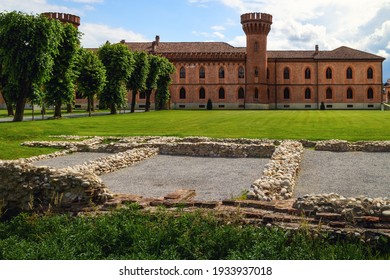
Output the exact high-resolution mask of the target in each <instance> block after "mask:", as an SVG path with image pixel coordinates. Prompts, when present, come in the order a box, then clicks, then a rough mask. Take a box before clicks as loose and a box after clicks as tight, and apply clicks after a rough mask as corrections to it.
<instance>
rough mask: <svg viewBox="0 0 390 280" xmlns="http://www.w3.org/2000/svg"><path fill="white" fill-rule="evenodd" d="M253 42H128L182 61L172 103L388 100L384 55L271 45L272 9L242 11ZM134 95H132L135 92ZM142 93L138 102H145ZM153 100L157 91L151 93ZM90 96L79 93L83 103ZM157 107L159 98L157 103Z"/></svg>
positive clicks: (305, 105) (354, 104)
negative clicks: (236, 44) (278, 48)
mask: <svg viewBox="0 0 390 280" xmlns="http://www.w3.org/2000/svg"><path fill="white" fill-rule="evenodd" d="M45 15H46V16H48V17H51V18H55V19H58V20H61V21H62V22H70V23H72V24H74V25H75V26H76V27H77V26H78V25H79V24H80V18H79V17H77V16H73V15H67V14H60V13H45ZM241 24H242V27H243V30H244V32H245V34H246V47H233V46H231V45H229V44H227V43H221V42H161V41H160V37H159V36H156V38H155V40H154V41H153V42H143V43H135V42H125V40H122V41H121V43H123V44H126V45H127V46H128V48H129V49H130V50H132V51H145V52H148V53H150V54H155V55H161V56H164V57H166V58H168V59H169V60H170V61H171V62H172V63H173V64H174V65H175V67H176V73H175V74H173V75H172V85H171V87H170V93H171V99H170V101H169V107H170V108H171V109H205V108H206V104H207V101H208V100H209V99H210V100H211V101H212V104H213V108H214V109H254V110H256V109H320V108H326V109H380V108H381V103H382V102H384V101H387V98H388V97H387V96H385V95H384V93H383V92H382V91H383V81H382V64H383V61H384V58H383V57H380V56H377V55H374V54H370V53H367V52H363V51H360V50H356V49H352V48H349V47H345V46H342V47H339V48H337V49H334V50H330V51H322V50H320V49H319V47H318V46H315V48H313V50H308V51H270V50H268V49H267V37H268V34H269V32H270V31H271V25H272V16H271V15H269V14H265V13H247V14H243V15H241ZM128 100H129V102H130V100H131V93H129V96H128ZM145 101H146V99H145V95H144V94H142V93H141V94H138V96H137V108H139V109H142V108H144V107H145ZM151 101H152V104H154V98H153V96H152V100H151ZM85 104H86V101H85V100H82V99H77V95H76V107H84V106H85ZM152 108H153V105H152Z"/></svg>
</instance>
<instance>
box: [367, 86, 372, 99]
mask: <svg viewBox="0 0 390 280" xmlns="http://www.w3.org/2000/svg"><path fill="white" fill-rule="evenodd" d="M367 99H374V91H373V90H372V88H369V89H368V90H367Z"/></svg>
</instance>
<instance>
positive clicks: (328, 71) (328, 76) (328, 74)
mask: <svg viewBox="0 0 390 280" xmlns="http://www.w3.org/2000/svg"><path fill="white" fill-rule="evenodd" d="M326 78H327V79H332V69H330V67H328V68H327V69H326Z"/></svg>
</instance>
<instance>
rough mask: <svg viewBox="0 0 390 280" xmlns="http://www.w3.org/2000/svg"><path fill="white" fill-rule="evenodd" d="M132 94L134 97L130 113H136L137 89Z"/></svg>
mask: <svg viewBox="0 0 390 280" xmlns="http://www.w3.org/2000/svg"><path fill="white" fill-rule="evenodd" d="M131 95H132V98H131V109H130V113H134V111H135V99H136V97H137V91H135V90H133V91H132V94H131Z"/></svg>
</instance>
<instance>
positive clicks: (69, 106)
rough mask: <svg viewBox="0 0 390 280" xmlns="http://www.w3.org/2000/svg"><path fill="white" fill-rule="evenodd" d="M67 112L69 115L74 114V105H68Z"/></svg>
mask: <svg viewBox="0 0 390 280" xmlns="http://www.w3.org/2000/svg"><path fill="white" fill-rule="evenodd" d="M66 112H67V113H69V114H70V113H73V105H72V104H67V105H66Z"/></svg>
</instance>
